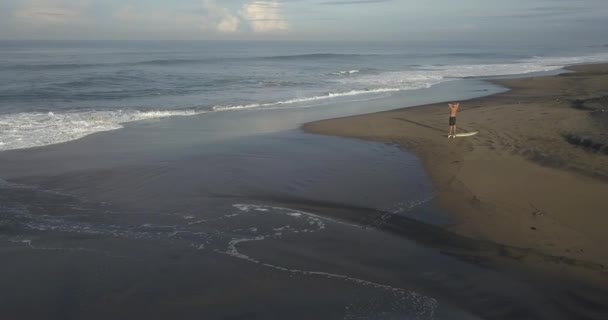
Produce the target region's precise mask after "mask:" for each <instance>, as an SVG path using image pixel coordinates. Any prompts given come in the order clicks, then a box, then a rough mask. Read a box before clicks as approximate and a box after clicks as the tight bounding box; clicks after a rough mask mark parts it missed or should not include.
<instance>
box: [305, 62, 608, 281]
mask: <svg viewBox="0 0 608 320" xmlns="http://www.w3.org/2000/svg"><path fill="white" fill-rule="evenodd" d="M569 69H570V70H572V71H575V72H570V73H564V74H561V75H557V76H547V77H530V78H523V79H499V80H492V82H494V83H496V84H499V85H502V86H505V87H507V88H509V89H510V91H508V92H505V93H500V94H496V95H492V96H489V97H483V98H478V99H472V100H468V101H463V102H461V111H460V113H459V114H458V122H457V126H458V130H459V132H468V131H479V134H477V135H476V136H473V137H467V138H456V139H447V129H448V128H447V122H448V121H447V120H448V107H447V104H446V103H438V104H431V105H424V106H419V107H412V108H403V109H398V110H395V111H387V112H381V113H375V114H369V115H361V116H353V117H346V118H338V119H331V120H324V121H318V122H313V123H309V124H306V125H304V126H303V128H304V130H305V131H308V132H311V133H318V134H326V135H336V136H342V137H353V138H360V139H365V140H374V141H382V142H386V143H392V144H398V145H400V146H401V147H403V148H405V149H407V150H409V151H413V152H414V153H415V154H416V155H417V156H419V158H420V159H421V160H422V162H423V165H424V167H425V169H426V171H427V172H428V174H429V175H430V177H431V180H432V181H433V184H434V186H435V188H436V190H437V197H436V203H438V204H439V205H440V206H441V207H443V208H445V209H447V211H449V212H450V214H451V217H452V220H453V223H452V224H451V225H449V226H448V227H447V230H449V231H451V232H455V233H456V234H459V235H462V236H465V237H468V238H472V239H478V240H484V241H489V242H492V243H495V244H500V245H506V246H509V247H513V248H519V249H520V250H525V251H526V252H528V253H534V255H539V256H544V257H553V258H556V259H562V260H563V261H566V260H568V261H570V262H571V263H570V264H578V265H586V266H592V267H591V269H593V270H596V271H597V272H594V274H595V275H596V276H598V277H599V278H600V279H601V280H602V281H605V280H606V270H607V266H608V250H607V249H606V247H605V243H607V241H608V233H606V232H605V226H606V225H607V224H608V202H607V201H606V197H607V196H608V183H607V181H608V137H607V132H608V130H607V128H608V125H607V124H608V121H607V120H608V89H607V88H608V65H606V64H601V65H585V66H574V67H571V68H569ZM531 255H532V254H526V255H522V256H521V257H520V258H521V259H526V257H527V258H530V256H531ZM530 259H531V260H536V259H533V258H530ZM541 260H542V259H541ZM575 261H576V263H574V262H575Z"/></svg>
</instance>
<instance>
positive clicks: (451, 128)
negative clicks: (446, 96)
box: [448, 103, 460, 138]
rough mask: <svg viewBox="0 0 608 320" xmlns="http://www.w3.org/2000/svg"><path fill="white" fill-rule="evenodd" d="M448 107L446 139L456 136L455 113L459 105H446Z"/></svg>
mask: <svg viewBox="0 0 608 320" xmlns="http://www.w3.org/2000/svg"><path fill="white" fill-rule="evenodd" d="M448 106H449V107H450V123H449V125H450V126H449V129H448V138H454V136H455V135H456V113H458V108H459V107H460V103H448Z"/></svg>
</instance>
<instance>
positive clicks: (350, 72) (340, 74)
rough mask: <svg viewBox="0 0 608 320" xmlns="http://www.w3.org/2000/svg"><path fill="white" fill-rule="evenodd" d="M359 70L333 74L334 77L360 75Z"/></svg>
mask: <svg viewBox="0 0 608 320" xmlns="http://www.w3.org/2000/svg"><path fill="white" fill-rule="evenodd" d="M359 72H360V71H359V70H356V69H355V70H343V71H338V72H334V73H332V75H335V76H346V75H352V74H356V73H359Z"/></svg>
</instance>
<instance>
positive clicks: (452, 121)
mask: <svg viewBox="0 0 608 320" xmlns="http://www.w3.org/2000/svg"><path fill="white" fill-rule="evenodd" d="M450 125H451V126H455V125H456V117H450Z"/></svg>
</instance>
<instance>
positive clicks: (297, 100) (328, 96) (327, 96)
mask: <svg viewBox="0 0 608 320" xmlns="http://www.w3.org/2000/svg"><path fill="white" fill-rule="evenodd" d="M411 89H415V88H411ZM401 90H404V89H401V88H376V89H363V90H350V91H345V92H331V93H327V94H324V95H319V96H313V97H307V98H295V99H289V100H284V101H278V102H271V103H251V104H245V105H229V106H214V107H212V110H213V111H227V110H243V109H261V108H264V107H276V106H280V105H288V104H298V103H306V102H313V101H319V100H328V99H333V98H340V97H348V96H357V95H364V94H374V93H385V92H396V91H401Z"/></svg>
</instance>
